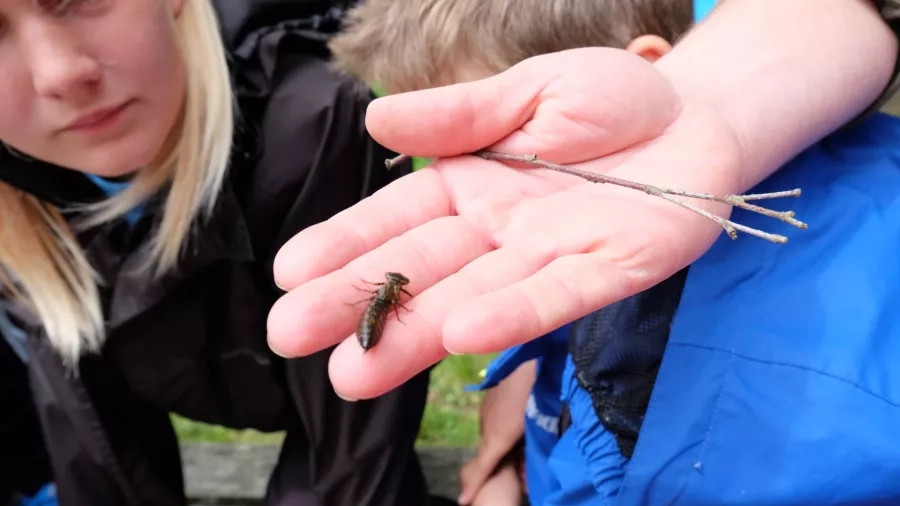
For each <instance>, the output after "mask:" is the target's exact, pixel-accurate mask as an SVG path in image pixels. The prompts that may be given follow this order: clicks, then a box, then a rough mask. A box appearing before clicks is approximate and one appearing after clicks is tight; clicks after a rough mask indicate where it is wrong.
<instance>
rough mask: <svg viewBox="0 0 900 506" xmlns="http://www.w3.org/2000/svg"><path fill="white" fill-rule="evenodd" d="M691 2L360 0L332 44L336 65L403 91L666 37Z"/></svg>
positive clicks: (688, 16) (677, 28)
mask: <svg viewBox="0 0 900 506" xmlns="http://www.w3.org/2000/svg"><path fill="white" fill-rule="evenodd" d="M692 17H693V4H692V2H691V0H407V1H404V2H398V1H396V0H366V1H364V2H361V3H360V4H359V5H358V6H356V7H354V8H353V9H351V10H350V11H348V12H347V15H346V18H345V20H344V22H343V29H342V30H341V33H339V34H338V35H337V36H335V37H334V38H333V39H332V40H331V43H330V48H331V51H332V53H333V54H334V62H335V67H336V68H338V69H339V70H342V71H344V72H346V73H349V74H351V75H353V76H354V77H356V78H357V79H360V80H362V81H363V82H365V83H367V84H368V85H370V86H379V87H382V88H384V89H385V90H387V91H388V92H389V93H402V92H406V91H413V90H417V89H424V88H431V87H435V86H441V85H445V84H451V83H452V82H453V76H452V73H453V72H454V70H455V69H457V68H459V67H460V66H461V65H467V66H470V68H471V67H474V68H475V69H476V70H479V71H486V72H488V73H492V74H493V73H499V72H502V71H504V70H506V69H508V68H509V67H511V66H513V65H515V64H516V63H518V62H520V61H522V60H525V59H527V58H530V57H533V56H537V55H540V54H546V53H553V52H557V51H563V50H566V49H574V48H578V47H588V46H605V47H617V48H625V47H626V46H627V45H628V43H629V42H630V41H631V40H632V39H634V38H636V37H637V36H639V35H645V34H654V35H658V36H660V37H662V38H664V39H666V40H667V41H669V42H672V43H674V41H675V40H676V39H677V38H678V37H680V36H681V35H682V34H683V33H684V32H685V31H686V30H687V29H688V28H689V27H690V25H691V22H692Z"/></svg>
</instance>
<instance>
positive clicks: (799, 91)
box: [655, 0, 897, 190]
mask: <svg viewBox="0 0 900 506" xmlns="http://www.w3.org/2000/svg"><path fill="white" fill-rule="evenodd" d="M896 45H897V44H896V38H895V37H894V36H893V34H892V33H891V31H890V30H889V28H888V27H887V25H886V24H885V23H884V22H883V21H882V20H881V18H880V16H879V15H878V13H877V11H876V10H875V9H874V7H873V6H872V5H871V2H866V1H862V0H790V1H785V0H729V1H728V2H724V3H722V4H721V6H720V7H719V8H717V9H716V11H714V12H713V13H712V15H711V16H710V17H709V18H708V19H707V20H706V21H705V22H704V23H702V24H701V25H700V26H698V27H697V28H696V29H695V30H693V31H692V32H691V33H689V34H687V36H685V37H684V39H683V40H681V41H680V42H679V43H678V44H676V46H675V48H674V49H673V50H672V51H671V52H670V53H669V54H668V55H666V56H665V57H663V58H661V59H660V60H658V61H657V62H656V64H655V65H656V68H657V69H658V70H659V71H660V72H661V73H662V74H663V75H664V76H666V77H667V78H668V79H669V80H670V82H671V83H672V84H673V86H674V87H675V89H676V91H677V92H678V93H679V95H680V96H681V97H682V99H683V100H684V101H685V102H686V103H693V104H698V105H700V106H705V107H709V108H711V109H712V110H714V111H715V112H716V113H717V114H718V115H719V116H720V117H721V119H722V122H723V123H724V124H725V125H727V128H728V129H729V130H730V131H731V132H733V134H734V136H735V138H736V139H737V143H738V145H739V146H740V151H741V153H740V157H741V164H740V165H741V167H742V171H743V172H742V174H741V183H740V184H741V186H742V188H740V190H747V189H749V188H750V187H752V186H754V185H755V184H757V183H758V182H759V181H761V180H763V179H765V178H766V177H767V176H768V175H769V174H771V173H772V172H774V171H775V170H776V169H777V168H778V167H780V166H781V165H782V164H784V163H785V162H786V161H788V160H789V159H790V158H792V157H793V156H795V155H796V154H797V153H799V152H800V151H802V150H803V149H805V148H806V147H807V146H808V145H810V144H812V143H814V142H816V141H817V140H818V139H821V138H822V137H824V136H825V135H827V134H828V133H830V132H831V131H833V130H835V129H837V128H839V127H840V126H841V125H843V124H845V123H846V122H848V121H849V120H851V119H852V118H853V117H855V116H856V115H857V114H859V113H860V112H862V111H863V110H864V109H866V108H867V107H868V106H869V105H870V104H871V103H872V102H874V101H875V99H876V98H877V97H878V96H879V94H881V92H882V91H883V90H884V88H885V87H886V86H887V83H888V80H889V79H890V76H891V73H892V70H893V63H894V61H895V58H896V51H897V47H896ZM723 69H728V70H727V71H723Z"/></svg>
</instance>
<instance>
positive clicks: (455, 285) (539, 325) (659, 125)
mask: <svg viewBox="0 0 900 506" xmlns="http://www.w3.org/2000/svg"><path fill="white" fill-rule="evenodd" d="M586 63H588V65H587V66H586ZM367 121H368V127H369V130H370V132H371V133H372V135H373V136H374V137H375V138H376V140H378V141H379V142H381V143H382V144H384V145H386V146H387V147H389V148H391V149H393V150H395V151H398V152H402V153H406V154H410V155H417V156H429V157H440V159H439V160H437V161H436V162H435V163H433V164H432V165H431V166H429V167H427V168H425V169H423V170H420V171H418V172H416V173H414V174H411V175H409V176H407V177H404V178H402V179H400V180H398V181H396V182H395V183H393V184H391V185H389V186H388V187H386V188H384V189H383V190H381V191H380V192H378V193H376V194H375V195H373V196H371V197H369V198H368V199H365V200H364V201H362V202H360V203H359V204H357V205H355V206H353V207H352V208H350V209H347V210H346V211H344V212H342V213H340V214H338V215H336V216H335V217H333V218H332V219H330V220H328V221H326V222H324V223H320V224H318V225H316V226H313V227H310V228H308V229H306V230H304V231H302V232H301V233H299V234H297V235H296V236H295V237H294V238H293V239H292V240H291V241H290V242H288V243H287V244H286V245H285V246H284V248H282V250H281V251H280V252H279V255H278V257H277V259H276V263H275V278H276V281H277V283H278V284H279V285H280V286H282V287H284V288H285V289H286V290H288V293H286V294H285V295H284V296H283V297H282V298H281V299H280V300H279V301H278V302H277V303H276V304H275V306H274V307H273V308H272V311H271V313H270V317H269V342H270V345H271V346H272V348H273V349H274V350H276V351H277V352H278V353H280V354H282V355H285V356H289V357H290V356H301V355H307V354H310V353H313V352H316V351H319V350H321V349H324V348H326V347H329V346H332V345H334V344H337V343H340V345H339V346H338V347H337V348H336V349H335V351H334V353H333V354H332V358H331V363H330V376H331V380H332V383H333V385H334V387H335V390H336V391H337V392H338V393H339V394H340V395H342V396H343V397H346V398H352V399H363V398H371V397H373V396H377V395H380V394H382V393H384V392H386V391H388V390H390V389H392V388H394V387H396V386H397V385H399V384H400V383H402V382H403V381H405V380H407V379H409V378H410V377H412V376H413V375H415V374H417V373H418V372H420V371H422V370H423V369H425V368H427V367H428V366H430V365H432V364H434V363H436V362H437V361H439V360H441V359H442V358H444V357H445V356H446V355H447V353H448V351H447V350H451V351H452V352H454V353H487V352H493V351H498V350H501V349H504V348H507V347H509V346H512V345H515V344H519V343H522V342H525V341H527V340H530V339H533V338H536V337H538V336H540V335H543V334H545V333H547V332H549V331H551V330H553V329H555V328H557V327H559V326H561V325H563V324H565V323H567V322H570V321H572V320H575V319H576V318H579V317H581V316H583V315H586V314H588V313H590V312H592V311H595V310H597V309H599V308H601V307H603V306H606V305H608V304H610V303H612V302H615V301H617V300H620V299H622V298H625V297H628V296H630V295H632V294H634V293H637V292H639V291H641V290H644V289H646V288H648V287H650V286H652V285H654V284H656V283H658V282H659V281H662V280H663V279H665V278H667V277H668V276H670V275H671V274H673V273H674V272H676V271H677V270H679V269H680V268H682V267H684V266H685V265H687V264H688V263H690V262H692V261H693V260H694V259H696V258H697V257H698V256H699V255H701V254H702V253H703V252H704V251H705V250H706V249H707V248H708V247H709V246H710V245H711V244H712V242H713V241H714V240H715V238H716V237H717V235H718V234H719V233H720V232H721V229H720V228H719V227H718V226H717V225H715V224H714V223H712V222H710V221H708V220H706V219H705V218H703V217H701V216H699V215H697V214H695V213H692V212H690V211H688V210H686V209H683V208H681V207H678V206H676V205H674V204H672V203H670V202H667V201H664V200H662V199H660V198H657V197H653V196H650V195H647V194H645V193H642V192H639V191H635V190H632V189H626V188H622V187H617V186H612V185H604V184H595V183H590V182H586V181H585V180H583V179H580V178H578V177H574V176H570V175H566V174H560V173H557V172H552V171H549V170H545V169H539V168H534V167H530V166H525V165H522V166H514V165H510V164H504V163H500V162H497V161H489V160H484V159H482V158H479V157H476V156H471V155H467V154H466V153H471V152H473V151H476V150H478V149H482V148H487V149H490V150H491V151H498V152H504V153H515V154H523V155H530V154H535V155H537V156H539V157H540V158H541V159H544V160H547V161H551V162H554V163H559V164H566V165H570V166H574V167H578V168H581V169H584V170H589V171H592V172H598V173H599V172H602V173H606V174H609V175H613V176H616V177H619V178H622V179H628V180H631V181H635V182H641V183H648V184H654V185H657V186H664V187H671V188H681V189H685V190H694V191H704V192H711V193H718V194H725V193H740V192H741V191H743V190H745V189H746V188H741V187H740V183H739V181H740V178H739V177H738V174H739V170H738V169H739V167H738V164H739V160H740V157H739V151H738V147H737V143H736V142H735V140H734V136H733V135H732V134H731V132H729V131H728V129H727V128H725V127H724V126H723V123H722V122H721V121H720V120H719V118H718V116H717V115H716V114H715V113H714V112H712V111H709V110H705V109H703V108H702V107H701V106H699V105H696V104H692V103H686V102H683V101H682V100H681V99H680V98H679V96H678V95H677V93H676V92H675V91H674V90H673V88H672V87H671V86H670V84H669V83H668V81H666V79H665V78H663V76H662V75H660V74H659V73H657V72H656V70H655V69H654V68H653V66H652V65H651V64H649V63H647V62H645V61H644V60H642V59H640V58H638V57H636V56H634V55H631V54H629V53H626V52H624V51H619V50H614V49H593V48H592V49H579V50H574V51H566V52H563V53H556V54H552V55H546V56H542V57H538V58H533V59H531V60H528V61H526V62H524V63H522V64H520V65H519V66H517V67H515V68H513V69H511V70H510V71H508V72H506V73H504V74H501V75H499V76H495V77H493V78H490V79H487V80H483V81H479V82H475V83H467V84H462V85H456V86H452V87H447V88H439V89H434V90H426V91H422V92H416V93H411V94H405V95H398V96H393V97H386V98H384V99H380V100H378V101H376V102H374V103H373V104H372V106H371V107H370V109H369V113H368V119H367ZM692 203H694V204H696V205H697V206H698V207H701V208H704V209H706V210H709V211H711V212H715V213H717V214H720V215H723V213H727V212H728V207H727V206H723V205H721V204H715V203H711V202H704V201H693V202H692ZM386 271H396V272H401V273H403V274H405V275H406V276H407V277H409V278H410V280H411V281H410V284H409V285H408V286H407V287H406V288H407V290H408V291H409V292H411V293H412V294H413V295H414V297H413V298H412V300H409V301H405V300H404V302H403V304H404V305H405V306H406V308H408V309H409V311H406V310H404V309H399V321H398V320H397V318H396V317H395V316H394V315H392V316H390V318H389V320H388V322H387V326H386V328H385V331H384V336H383V338H382V340H381V342H379V344H378V345H377V346H376V347H375V348H374V349H372V350H370V351H368V352H366V353H363V350H362V349H361V347H360V346H359V345H358V344H357V343H356V340H355V337H354V336H353V333H354V331H355V327H356V323H357V321H358V319H359V317H360V314H361V312H362V310H363V307H362V306H363V305H362V304H360V305H356V306H353V305H352V304H353V303H354V302H357V301H359V300H361V299H364V298H366V297H367V294H365V293H363V292H360V291H359V289H358V288H356V287H364V286H365V284H364V283H365V282H366V281H368V282H381V281H384V273H385V272H386ZM341 341H343V342H341Z"/></svg>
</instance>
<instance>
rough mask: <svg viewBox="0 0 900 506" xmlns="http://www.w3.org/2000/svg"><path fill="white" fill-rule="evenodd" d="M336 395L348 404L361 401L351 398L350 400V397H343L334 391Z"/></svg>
mask: <svg viewBox="0 0 900 506" xmlns="http://www.w3.org/2000/svg"><path fill="white" fill-rule="evenodd" d="M334 395H337V396H338V397H340V398H341V400H343V401H347V402H356V401H358V400H359V399H351V398H349V397H344V396H343V395H341V393H340V392H338V391H337V390H335V391H334Z"/></svg>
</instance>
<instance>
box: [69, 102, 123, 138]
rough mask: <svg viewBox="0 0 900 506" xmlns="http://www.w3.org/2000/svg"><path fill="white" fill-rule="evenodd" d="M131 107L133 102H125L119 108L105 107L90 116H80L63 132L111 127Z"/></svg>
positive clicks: (89, 114)
mask: <svg viewBox="0 0 900 506" xmlns="http://www.w3.org/2000/svg"><path fill="white" fill-rule="evenodd" d="M129 105H131V101H127V102H124V103H122V104H119V105H117V106H113V107H105V108H102V109H97V110H94V111H92V112H90V113H88V114H85V115H82V116H79V117H78V118H77V119H76V120H75V121H73V122H71V123H69V125H68V126H66V127H65V128H64V129H63V130H65V131H70V132H85V131H96V130H102V129H104V128H107V127H110V126H112V125H113V124H115V122H116V120H117V119H119V117H120V116H121V115H122V112H123V111H124V110H125V109H126V108H127V107H128V106H129Z"/></svg>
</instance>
